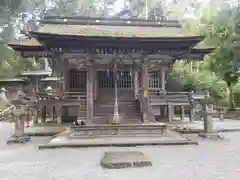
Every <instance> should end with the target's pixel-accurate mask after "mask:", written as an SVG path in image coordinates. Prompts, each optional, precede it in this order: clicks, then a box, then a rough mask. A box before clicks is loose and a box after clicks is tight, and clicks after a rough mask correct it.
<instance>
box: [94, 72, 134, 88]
mask: <svg viewBox="0 0 240 180" xmlns="http://www.w3.org/2000/svg"><path fill="white" fill-rule="evenodd" d="M97 77H98V88H99V89H114V85H115V79H114V72H113V71H98V76H97ZM116 78H117V79H118V84H117V86H118V88H119V89H132V72H131V71H130V70H119V71H117V75H116Z"/></svg>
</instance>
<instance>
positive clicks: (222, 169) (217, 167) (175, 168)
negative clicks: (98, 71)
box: [0, 123, 240, 180]
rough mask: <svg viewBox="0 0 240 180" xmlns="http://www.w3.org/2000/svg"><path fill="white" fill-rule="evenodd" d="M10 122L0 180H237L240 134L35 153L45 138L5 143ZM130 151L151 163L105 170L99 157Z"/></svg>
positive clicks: (1, 135)
mask: <svg viewBox="0 0 240 180" xmlns="http://www.w3.org/2000/svg"><path fill="white" fill-rule="evenodd" d="M10 132H11V126H10V125H9V124H6V123H1V124H0V180H131V179H132V180H161V179H163V180H177V179H179V180H239V177H240V143H239V137H240V133H239V132H238V133H237V132H235V133H224V134H223V135H224V137H225V138H226V140H224V141H208V140H205V141H200V146H194V145H188V146H161V147H156V146H153V147H137V148H89V149H55V150H43V151H39V150H38V149H37V148H36V145H37V144H39V143H45V142H47V141H48V140H49V138H47V137H44V138H40V137H38V138H33V139H32V141H31V142H29V143H28V144H26V145H11V146H7V145H6V139H7V137H8V136H9V135H10ZM123 149H126V150H127V149H134V150H140V151H142V152H144V153H145V155H147V156H148V157H149V158H150V159H151V160H152V163H153V166H152V167H145V168H131V169H121V170H105V169H102V168H101V166H100V165H99V161H100V159H101V157H102V156H103V154H104V152H105V151H107V150H120V151H122V150H123Z"/></svg>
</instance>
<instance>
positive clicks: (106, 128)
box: [70, 123, 167, 132]
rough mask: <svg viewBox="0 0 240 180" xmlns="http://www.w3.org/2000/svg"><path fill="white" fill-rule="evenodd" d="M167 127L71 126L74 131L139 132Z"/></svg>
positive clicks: (140, 125)
mask: <svg viewBox="0 0 240 180" xmlns="http://www.w3.org/2000/svg"><path fill="white" fill-rule="evenodd" d="M166 127H167V125H166V124H164V123H153V124H119V125H86V126H76V125H70V128H71V130H72V131H75V132H76V131H81V132H84V131H94V130H96V131H109V130H121V131H139V130H141V131H142V130H147V131H151V130H161V129H165V128H166Z"/></svg>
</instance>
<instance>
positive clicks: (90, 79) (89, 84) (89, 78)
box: [87, 65, 93, 123]
mask: <svg viewBox="0 0 240 180" xmlns="http://www.w3.org/2000/svg"><path fill="white" fill-rule="evenodd" d="M92 117H93V66H92V65H89V66H88V69H87V120H88V123H91V122H92Z"/></svg>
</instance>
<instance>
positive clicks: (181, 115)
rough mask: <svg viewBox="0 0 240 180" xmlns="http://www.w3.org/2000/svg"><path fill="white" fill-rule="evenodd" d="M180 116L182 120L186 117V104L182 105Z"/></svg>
mask: <svg viewBox="0 0 240 180" xmlns="http://www.w3.org/2000/svg"><path fill="white" fill-rule="evenodd" d="M180 118H181V120H182V121H183V120H184V118H185V112H184V106H180Z"/></svg>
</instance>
